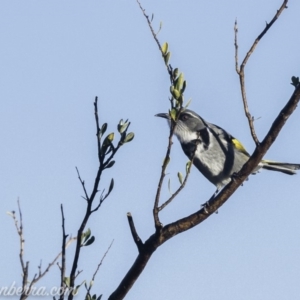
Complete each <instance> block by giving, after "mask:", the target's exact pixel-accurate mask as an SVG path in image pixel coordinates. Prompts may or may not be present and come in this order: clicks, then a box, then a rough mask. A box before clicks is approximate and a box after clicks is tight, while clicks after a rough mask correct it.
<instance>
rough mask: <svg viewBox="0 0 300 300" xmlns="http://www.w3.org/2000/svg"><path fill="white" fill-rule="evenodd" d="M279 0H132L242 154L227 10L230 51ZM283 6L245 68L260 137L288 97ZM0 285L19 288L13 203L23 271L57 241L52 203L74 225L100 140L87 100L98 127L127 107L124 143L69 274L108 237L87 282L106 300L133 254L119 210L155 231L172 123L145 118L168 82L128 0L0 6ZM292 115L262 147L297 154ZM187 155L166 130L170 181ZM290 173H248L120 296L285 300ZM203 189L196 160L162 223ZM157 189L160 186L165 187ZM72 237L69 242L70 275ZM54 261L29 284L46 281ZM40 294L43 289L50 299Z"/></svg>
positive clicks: (293, 40)
mask: <svg viewBox="0 0 300 300" xmlns="http://www.w3.org/2000/svg"><path fill="white" fill-rule="evenodd" d="M281 2H282V1H281V0H276V1H259V0H252V1H235V0H228V1H179V0H172V1H171V0H169V1H150V0H144V1H142V4H143V6H144V7H145V9H146V10H147V13H148V14H149V15H151V14H152V13H154V20H153V26H154V27H155V28H156V29H158V27H159V23H160V21H162V22H163V28H162V30H161V32H160V33H159V35H158V37H159V39H160V41H161V42H162V43H163V42H165V41H168V43H169V46H170V50H171V52H172V57H171V64H172V65H173V66H174V67H179V68H180V70H181V71H182V72H184V74H185V77H186V80H187V82H188V87H187V90H186V93H185V97H186V99H188V98H192V104H191V105H190V108H191V109H193V110H195V111H196V112H198V113H199V114H200V115H201V116H202V117H204V118H205V119H206V120H208V121H210V122H213V123H217V124H218V125H220V126H222V127H223V128H225V129H226V130H228V131H229V132H230V133H232V135H233V136H235V137H237V138H239V139H240V140H241V141H242V142H243V143H244V145H245V146H246V147H247V148H248V150H249V152H251V151H253V149H254V143H253V141H252V139H251V136H250V133H249V128H248V124H247V121H246V118H245V116H244V113H243V107H242V102H241V95H240V90H239V81H238V77H237V75H236V73H235V68H234V46H233V41H234V35H233V26H234V21H235V19H236V18H237V19H238V26H239V50H240V60H241V59H242V58H243V56H244V55H245V53H246V51H247V50H248V49H249V47H250V45H251V44H252V42H253V41H254V39H255V38H256V37H257V35H258V34H259V33H260V32H261V30H262V29H263V28H264V26H265V21H270V20H271V18H272V17H273V15H274V14H275V12H276V10H277V9H278V8H279V6H280V5H281ZM288 6H289V8H288V9H287V10H285V11H284V12H283V15H282V16H281V18H280V19H279V21H278V22H277V23H276V24H275V25H274V27H273V28H272V29H271V30H270V32H269V33H268V34H267V35H266V36H265V38H264V39H263V40H262V41H261V43H260V44H259V45H258V47H257V49H256V51H255V53H254V54H253V56H252V57H251V59H250V60H249V63H248V65H247V67H246V88H247V95H248V100H249V106H250V111H251V113H252V114H253V116H254V117H255V118H257V119H258V120H257V121H256V122H255V127H256V130H257V134H258V137H259V139H262V138H263V137H264V135H265V134H266V133H267V131H268V130H269V128H270V125H271V124H272V121H273V120H274V118H275V117H276V116H277V114H278V113H279V111H280V109H281V108H282V107H283V106H284V105H285V103H286V102H287V100H288V99H289V97H290V95H291V94H292V92H293V87H292V86H291V85H290V78H291V76H293V75H296V76H299V75H300V74H299V72H300V69H299V65H300V56H299V53H300V40H299V34H298V33H299V28H300V18H299V12H300V2H299V1H297V0H291V1H290V3H289V5H288ZM0 37H1V47H0V64H1V67H0V70H1V71H0V86H1V89H0V98H1V110H0V120H1V126H0V136H1V156H0V170H1V172H0V181H1V186H2V188H1V189H0V216H1V217H0V220H1V228H0V234H1V236H2V247H1V248H0V257H2V259H1V264H0V267H1V268H0V269H1V272H0V283H1V286H3V285H10V284H11V283H12V282H13V281H16V282H17V284H20V283H21V280H22V279H21V269H20V266H19V260H18V251H19V248H18V246H19V244H18V236H17V234H16V230H15V228H14V224H13V221H12V220H11V218H10V217H8V216H7V215H6V211H11V210H16V208H17V199H18V198H19V199H20V201H21V205H22V211H23V219H24V228H25V229H24V230H25V240H26V249H25V259H26V260H29V261H30V277H31V278H32V277H33V275H34V273H35V272H37V265H38V264H39V262H40V260H41V259H42V260H43V266H44V267H45V266H46V265H47V264H48V262H50V261H51V260H52V259H53V258H54V256H55V255H56V254H57V253H58V251H59V250H60V247H61V218H60V204H61V203H63V204H64V209H65V216H66V230H67V232H68V233H69V234H72V235H73V236H74V235H75V234H76V231H77V228H78V224H79V222H80V221H81V219H82V216H83V213H84V207H85V202H84V200H83V199H82V198H81V195H83V192H82V189H81V186H80V183H79V181H78V179H77V175H76V171H75V166H77V167H78V168H79V170H80V173H81V176H82V178H83V179H84V180H85V181H86V186H87V188H88V190H89V191H90V190H91V187H92V185H93V181H94V177H95V172H96V169H97V148H96V139H95V124H94V115H93V101H94V97H95V96H98V97H99V107H100V119H101V122H108V123H109V128H108V132H111V131H116V125H117V123H118V121H119V120H120V119H121V118H123V119H126V118H129V119H130V121H131V122H132V125H131V127H130V129H131V131H134V132H135V139H134V140H133V142H132V143H130V144H128V145H126V146H124V147H123V149H121V151H120V153H119V154H118V155H117V157H116V164H115V166H114V168H112V169H110V170H108V171H107V172H105V176H104V178H103V181H102V183H101V188H107V186H108V184H109V181H110V179H111V177H114V179H115V189H114V191H113V192H112V194H111V196H110V197H109V198H108V199H107V201H106V202H105V203H104V205H103V207H102V208H101V210H100V211H99V212H98V213H97V214H95V215H93V217H92V219H91V222H90V223H89V225H88V227H90V228H91V230H92V232H93V233H94V234H95V236H96V241H95V243H94V245H93V246H92V247H89V248H86V249H83V251H82V257H81V260H80V263H79V269H80V270H84V271H83V272H82V273H81V275H80V276H79V278H78V282H80V281H82V280H84V279H88V280H89V279H90V278H91V276H92V274H93V272H94V270H95V267H96V265H97V263H98V262H99V261H100V259H101V257H102V255H103V253H104V252H105V251H106V249H107V247H108V246H109V244H110V243H111V241H112V239H114V244H113V247H112V249H111V251H110V252H109V254H108V256H107V257H106V259H105V261H104V264H103V266H102V268H101V270H100V272H99V274H98V277H97V279H96V282H95V287H94V292H95V293H97V294H100V293H103V294H104V299H106V298H107V297H108V296H109V295H110V293H111V292H112V291H113V290H114V289H115V288H116V287H117V285H118V284H119V282H120V280H121V279H122V278H123V276H124V274H125V273H126V272H127V270H128V269H129V267H130V266H131V264H132V263H133V261H134V259H135V257H136V255H137V249H136V246H135V244H134V243H133V241H132V238H131V234H130V231H129V227H128V224H127V218H126V213H127V212H128V211H130V212H131V213H132V215H133V217H134V220H135V224H136V227H137V230H138V233H139V235H140V236H141V238H142V239H143V240H145V239H146V238H148V237H149V235H150V234H152V233H153V231H154V225H153V220H152V206H153V201H154V195H155V191H156V186H157V182H158V178H159V173H160V169H161V163H162V160H163V157H164V153H165V149H166V145H167V135H168V127H167V125H166V123H165V122H164V121H163V120H162V119H158V118H155V117H154V115H155V114H156V113H159V112H166V111H167V110H168V108H169V103H168V97H169V79H168V75H167V72H166V70H165V66H164V64H163V61H162V59H161V55H160V53H159V51H158V49H157V45H156V44H155V42H154V40H153V38H152V36H151V34H150V31H149V28H148V26H147V24H146V21H145V19H144V17H143V15H142V14H141V11H140V10H139V8H138V6H137V4H136V2H135V1H134V0H131V1H129V0H126V1H125V0H119V1H108V0H103V1H101V0H99V1H92V0H90V1H77V0H76V1H75V0H74V1H56V0H52V1H14V0H9V1H8V0H6V1H5V0H3V1H2V2H1V10H0ZM299 116H300V111H299V110H296V111H295V113H294V114H293V115H292V117H291V118H290V119H289V120H288V122H287V124H286V126H285V127H284V129H283V130H282V132H281V134H280V136H279V137H278V139H277V140H276V142H275V143H274V145H273V147H272V148H271V149H270V151H269V153H268V155H267V158H270V159H274V160H279V161H287V162H294V163H300V157H299V147H300V135H299ZM186 161H187V158H186V157H185V155H184V154H183V153H182V150H181V148H180V145H179V143H178V142H177V141H176V140H174V147H173V152H172V156H171V164H170V168H169V169H168V171H169V175H168V177H169V178H171V187H172V190H173V191H174V190H175V188H176V187H177V186H178V180H177V175H176V174H177V172H178V171H181V172H183V171H184V170H185V164H186ZM299 183H300V174H298V175H296V176H287V175H284V174H278V173H273V172H268V171H263V172H261V173H260V174H258V175H256V176H251V178H250V179H249V181H247V182H245V184H244V186H243V187H241V188H240V189H239V190H238V191H237V192H236V193H235V194H234V195H233V196H232V198H231V199H230V200H229V201H228V202H227V203H226V204H225V205H224V206H223V207H222V208H221V209H220V210H219V213H218V214H215V215H213V216H211V217H210V218H209V219H208V220H207V221H206V222H204V223H203V224H202V225H200V226H198V227H196V228H194V229H192V230H190V231H189V232H186V233H184V234H181V235H179V236H177V237H175V238H174V239H172V240H171V241H169V242H167V243H166V244H164V245H163V246H162V247H161V248H159V249H158V251H157V252H156V253H154V255H153V257H152V259H151V260H150V262H149V264H148V265H147V267H146V269H145V271H144V273H143V274H142V276H141V277H140V278H139V279H138V281H137V282H136V284H135V285H134V287H133V288H132V290H131V291H130V293H129V294H128V296H127V298H126V299H129V300H137V299H143V300H152V299H158V300H165V299H190V300H198V299H200V298H201V299H203V300H217V299H222V300H232V299H243V300H253V299H256V300H268V299H272V300H279V299H280V300H281V299H298V298H299V294H300V285H299V278H300V221H299V211H300V199H299V194H300V184H299ZM214 189H215V187H214V186H213V185H212V184H211V183H209V182H208V181H207V180H206V179H205V178H204V177H203V176H202V175H201V174H200V173H199V172H198V171H197V170H195V169H193V171H192V174H191V176H190V180H189V182H188V184H187V186H186V188H185V190H184V191H183V192H182V193H181V194H180V196H179V197H178V198H177V199H176V200H174V202H173V203H172V204H171V205H170V206H169V207H167V208H166V209H165V210H164V211H163V212H162V213H161V221H162V222H163V223H164V224H167V223H168V222H171V221H174V220H177V219H178V218H181V217H184V216H187V215H188V214H190V213H193V212H194V211H196V210H197V209H198V208H199V206H200V204H201V203H203V202H205V201H206V200H207V199H208V198H209V197H210V196H211V194H212V193H213V192H214ZM167 197H168V188H167V185H165V186H164V193H163V198H164V199H167ZM73 251H74V245H73V246H71V247H70V248H69V249H68V258H67V264H68V272H69V271H70V263H71V256H72V253H73ZM58 284H59V271H58V268H57V267H56V266H55V267H53V269H52V270H51V272H50V273H49V274H48V275H47V277H46V278H45V279H44V280H42V281H41V282H39V283H38V284H37V286H43V285H45V286H47V287H52V286H57V285H58ZM49 299H50V298H49Z"/></svg>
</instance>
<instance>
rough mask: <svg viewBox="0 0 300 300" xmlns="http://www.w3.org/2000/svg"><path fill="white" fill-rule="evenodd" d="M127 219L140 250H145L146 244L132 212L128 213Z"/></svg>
mask: <svg viewBox="0 0 300 300" xmlns="http://www.w3.org/2000/svg"><path fill="white" fill-rule="evenodd" d="M127 219H128V223H129V227H130V231H131V235H132V238H133V240H134V242H135V244H136V246H137V248H138V251H139V252H141V251H142V250H143V247H144V244H143V242H142V240H141V238H140V237H139V235H138V233H137V231H136V229H135V226H134V222H133V218H132V215H131V213H130V212H128V213H127Z"/></svg>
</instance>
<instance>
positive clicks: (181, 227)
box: [109, 85, 300, 300]
mask: <svg viewBox="0 0 300 300" xmlns="http://www.w3.org/2000/svg"><path fill="white" fill-rule="evenodd" d="M299 101H300V85H299V86H298V87H297V88H296V90H295V91H294V93H293V95H292V96H291V98H290V100H289V101H288V103H287V104H286V105H285V107H284V108H283V109H282V110H281V112H280V113H279V115H278V116H277V118H276V119H275V121H274V122H273V124H272V126H271V128H270V130H269V132H268V134H267V135H266V137H265V138H264V140H263V141H262V143H261V144H260V145H259V146H258V147H256V149H255V151H254V153H253V155H252V156H251V157H250V159H249V160H248V162H247V163H246V164H245V165H244V166H243V168H242V170H241V171H240V172H239V174H238V176H236V177H235V179H234V180H232V181H231V182H230V183H229V184H228V185H227V186H226V187H225V188H224V189H223V190H222V191H221V192H220V193H219V194H218V195H217V196H216V198H214V199H212V200H210V201H209V203H208V205H207V206H206V207H205V208H202V209H200V210H199V211H197V212H195V213H193V214H191V215H189V216H187V217H185V218H182V219H180V220H178V221H176V222H174V223H171V224H168V225H166V226H164V227H162V228H161V230H160V231H159V232H157V231H156V232H155V233H154V234H153V235H152V236H150V237H149V239H148V240H147V241H146V242H145V243H144V247H143V251H142V252H140V253H139V254H138V256H137V258H136V260H135V262H134V263H133V265H132V267H131V268H130V270H129V271H128V273H127V274H126V275H125V277H124V279H123V280H122V282H121V283H120V285H119V286H118V287H117V289H116V290H115V291H114V292H113V293H112V294H111V296H110V297H109V300H120V299H123V298H124V297H125V296H126V294H127V293H128V291H129V290H130V288H131V287H132V286H133V284H134V283H135V281H136V280H137V278H138V277H139V275H140V274H141V273H142V271H143V270H144V268H145V266H146V264H147V262H148V261H149V259H150V258H151V255H152V254H153V252H154V251H155V250H156V249H157V248H158V247H159V246H160V245H162V244H163V243H165V242H166V241H167V240H169V239H171V238H172V237H174V236H175V235H177V234H179V233H181V232H184V231H186V230H189V229H191V228H192V227H194V226H197V225H199V224H200V223H202V222H203V221H205V220H206V219H207V218H208V217H209V216H210V215H211V214H213V213H214V212H215V211H217V210H218V209H219V208H220V207H221V206H222V205H223V204H224V203H225V202H226V201H227V200H228V199H229V197H230V196H231V195H232V194H233V193H234V192H235V190H237V188H238V187H239V186H240V185H241V184H242V183H243V181H244V180H246V178H247V177H248V176H249V175H250V174H251V173H252V171H253V169H255V167H256V166H257V165H258V163H259V162H260V161H261V159H262V157H263V156H264V155H265V153H266V152H267V151H268V150H269V148H270V147H271V145H272V144H273V142H274V141H275V139H276V137H277V136H278V134H279V132H280V130H281V129H282V127H283V126H284V124H285V122H286V121H287V119H288V118H289V117H290V115H291V114H292V113H293V111H294V110H295V109H296V107H297V105H298V103H299Z"/></svg>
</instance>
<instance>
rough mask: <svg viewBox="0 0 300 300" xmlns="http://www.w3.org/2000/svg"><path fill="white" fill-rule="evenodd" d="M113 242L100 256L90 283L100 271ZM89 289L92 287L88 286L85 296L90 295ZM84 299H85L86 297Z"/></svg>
mask: <svg viewBox="0 0 300 300" xmlns="http://www.w3.org/2000/svg"><path fill="white" fill-rule="evenodd" d="M113 242H114V240H112V242H111V243H110V245H109V246H108V248H107V250H106V251H105V253H104V255H103V256H102V258H101V260H100V262H99V264H98V266H97V269H96V271H95V272H94V274H93V277H92V282H94V281H95V278H96V275H97V273H98V271H99V269H100V267H101V265H102V263H103V261H104V259H105V257H106V255H107V253H108V252H109V250H110V248H111V246H112V244H113ZM91 288H92V285H91V284H90V285H89V287H88V289H87V293H86V295H90V291H91ZM85 299H87V297H86V298H85Z"/></svg>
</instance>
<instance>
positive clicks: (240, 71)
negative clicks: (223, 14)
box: [234, 0, 288, 147]
mask: <svg viewBox="0 0 300 300" xmlns="http://www.w3.org/2000/svg"><path fill="white" fill-rule="evenodd" d="M287 3H288V0H284V1H283V3H282V5H281V7H280V8H279V10H277V12H276V14H275V16H274V17H273V19H272V20H271V22H270V23H267V24H266V27H265V29H264V30H263V31H262V32H261V33H260V34H259V36H258V37H257V38H256V39H255V41H254V42H253V44H252V46H251V48H250V50H249V51H248V52H247V54H246V56H245V58H244V60H243V62H242V64H241V66H240V68H239V67H238V42H237V34H238V27H237V21H235V26H234V46H235V68H236V72H237V74H238V75H239V79H240V87H241V93H242V99H243V104H244V111H245V115H246V117H247V119H248V123H249V127H250V132H251V136H252V138H253V140H254V142H255V144H256V146H257V147H259V145H260V142H259V140H258V138H257V135H256V133H255V129H254V123H253V117H252V116H251V114H250V111H249V107H248V101H247V96H246V88H245V71H244V70H245V66H246V64H247V62H248V60H249V58H250V56H251V54H252V53H253V52H254V50H255V48H256V46H257V44H258V43H259V41H260V40H261V39H262V37H263V36H264V35H265V34H266V33H267V31H268V30H269V29H270V28H271V26H272V25H273V24H274V23H275V21H276V20H277V19H278V18H279V16H280V15H281V13H282V12H283V10H284V9H285V8H287Z"/></svg>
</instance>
